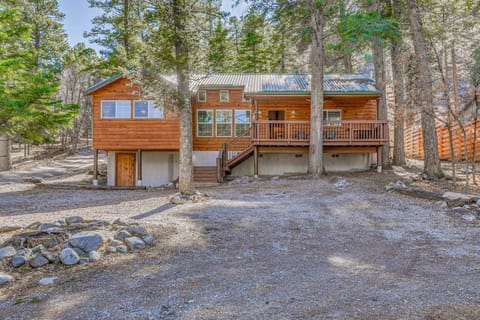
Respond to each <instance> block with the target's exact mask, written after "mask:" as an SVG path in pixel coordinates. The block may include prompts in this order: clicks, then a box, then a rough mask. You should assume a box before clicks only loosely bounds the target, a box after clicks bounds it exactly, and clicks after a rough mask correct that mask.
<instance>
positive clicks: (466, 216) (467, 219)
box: [462, 214, 476, 222]
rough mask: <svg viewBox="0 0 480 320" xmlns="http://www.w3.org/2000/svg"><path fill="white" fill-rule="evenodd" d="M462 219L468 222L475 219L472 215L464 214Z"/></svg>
mask: <svg viewBox="0 0 480 320" xmlns="http://www.w3.org/2000/svg"><path fill="white" fill-rule="evenodd" d="M462 219H463V220H465V221H468V222H472V221H474V220H475V219H476V217H475V216H474V215H473V214H464V215H463V216H462Z"/></svg>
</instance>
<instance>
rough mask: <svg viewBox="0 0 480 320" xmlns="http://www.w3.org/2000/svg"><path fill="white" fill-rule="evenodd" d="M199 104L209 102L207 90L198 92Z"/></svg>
mask: <svg viewBox="0 0 480 320" xmlns="http://www.w3.org/2000/svg"><path fill="white" fill-rule="evenodd" d="M197 99H198V101H199V102H207V90H198V97H197Z"/></svg>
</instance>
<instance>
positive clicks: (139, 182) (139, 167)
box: [137, 149, 143, 186]
mask: <svg viewBox="0 0 480 320" xmlns="http://www.w3.org/2000/svg"><path fill="white" fill-rule="evenodd" d="M142 169H143V166H142V150H141V149H138V150H137V186H141V185H142V180H143V173H142Z"/></svg>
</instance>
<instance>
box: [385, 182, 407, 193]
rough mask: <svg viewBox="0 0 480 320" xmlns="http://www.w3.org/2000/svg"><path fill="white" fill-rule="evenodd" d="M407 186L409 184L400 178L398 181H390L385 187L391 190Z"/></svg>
mask: <svg viewBox="0 0 480 320" xmlns="http://www.w3.org/2000/svg"><path fill="white" fill-rule="evenodd" d="M406 187H407V185H406V184H405V183H404V182H403V181H401V180H398V181H396V182H395V183H393V182H390V183H389V184H388V185H387V186H386V187H385V190H386V191H390V190H392V189H395V188H400V189H402V188H406Z"/></svg>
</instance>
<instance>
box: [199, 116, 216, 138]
mask: <svg viewBox="0 0 480 320" xmlns="http://www.w3.org/2000/svg"><path fill="white" fill-rule="evenodd" d="M197 137H213V111H212V110H197Z"/></svg>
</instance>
